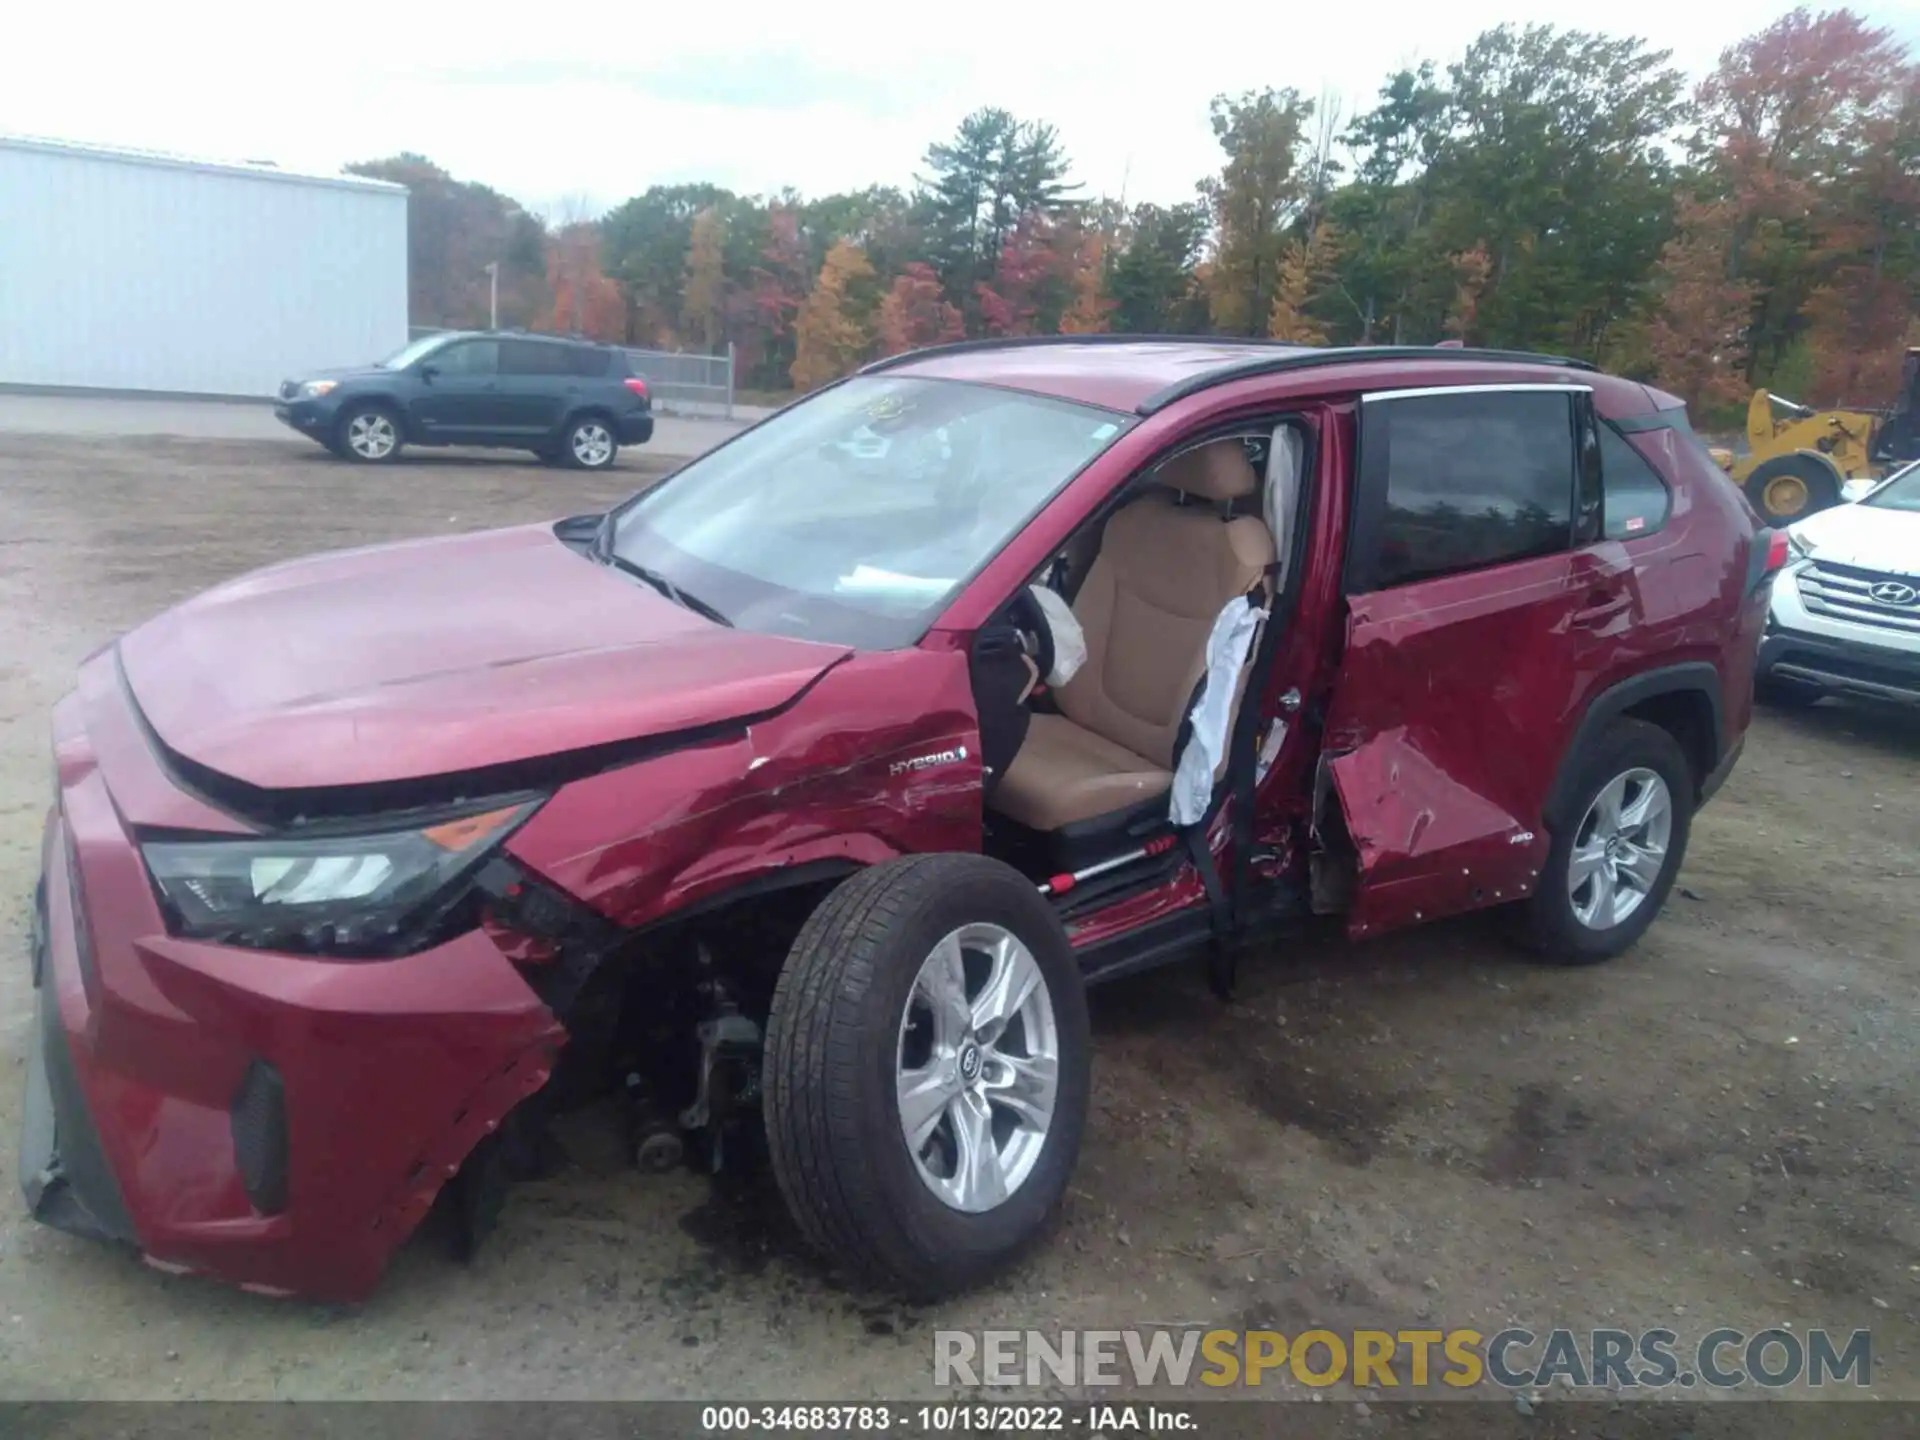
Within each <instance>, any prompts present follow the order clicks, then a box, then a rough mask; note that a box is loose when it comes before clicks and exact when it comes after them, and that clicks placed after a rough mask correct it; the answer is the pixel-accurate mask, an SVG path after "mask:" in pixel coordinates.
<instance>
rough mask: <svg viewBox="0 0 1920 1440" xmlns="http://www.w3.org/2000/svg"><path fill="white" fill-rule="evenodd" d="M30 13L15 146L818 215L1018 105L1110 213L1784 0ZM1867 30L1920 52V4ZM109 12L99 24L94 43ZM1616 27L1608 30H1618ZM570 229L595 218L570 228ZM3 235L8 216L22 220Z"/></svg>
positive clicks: (189, 5)
mask: <svg viewBox="0 0 1920 1440" xmlns="http://www.w3.org/2000/svg"><path fill="white" fill-rule="evenodd" d="M103 8H104V7H94V6H88V5H84V4H82V5H79V6H75V5H72V4H67V5H61V4H28V3H23V4H20V5H17V6H15V7H12V13H10V14H9V16H8V19H7V22H6V26H5V30H6V35H5V39H4V42H0V131H8V132H14V133H24V134H29V135H42V136H52V137H55V138H60V139H71V140H82V141H90V142H96V143H103V144H120V145H132V146H138V147H143V148H147V149H159V150H171V151H177V152H182V153H187V154H192V155H200V156H207V157H211V158H218V159H242V160H251V159H267V160H273V161H276V162H277V163H279V164H281V165H285V166H289V167H294V168H302V169H319V170H323V171H328V172H331V171H332V170H334V169H337V168H338V167H339V166H340V165H341V164H343V163H345V162H347V161H350V160H357V159H366V158H372V157H375V156H381V155H388V154H392V153H394V152H395V151H399V150H413V151H418V152H419V153H421V154H424V155H427V156H429V157H430V158H431V159H433V160H435V161H437V162H438V163H440V164H441V165H443V166H445V167H446V168H447V169H449V170H451V171H452V172H453V173H454V174H455V175H457V176H459V177H461V178H462V179H474V180H481V181H484V182H485V183H487V184H490V185H492V186H494V187H495V188H497V189H500V190H503V191H505V192H507V193H508V194H510V195H513V196H515V197H516V198H518V199H520V200H522V201H523V202H524V203H526V204H528V205H530V206H532V207H534V208H536V209H539V210H542V211H544V212H547V213H555V212H556V211H559V212H571V211H574V210H578V209H580V208H586V209H589V210H597V209H599V208H604V207H605V206H606V205H608V204H612V203H617V202H618V201H619V200H621V199H624V198H625V197H626V196H628V195H631V194H634V193H636V192H638V191H640V190H643V189H645V188H646V187H647V186H648V185H650V184H654V183H657V182H674V181H682V180H712V181H715V182H717V183H719V184H722V185H726V186H729V187H730V188H732V189H735V190H740V191H748V192H754V191H766V190H771V189H775V188H778V187H781V186H785V185H791V186H794V187H796V188H798V189H799V190H801V191H803V192H805V193H807V194H821V193H825V192H828V191H832V190H839V189H846V188H851V187H856V186H861V185H865V184H869V183H872V182H874V181H885V182H890V183H894V184H899V185H906V184H908V183H910V182H911V180H912V177H913V175H914V173H915V170H916V169H917V168H918V165H919V158H920V155H921V153H922V152H923V151H924V150H925V148H926V146H927V143H928V142H929V141H930V140H933V139H936V138H940V137H943V136H945V135H947V134H949V133H950V132H951V131H952V129H953V127H954V125H955V123H956V122H957V121H958V120H959V119H960V117H961V116H962V115H964V114H965V113H966V112H967V111H968V110H971V109H973V108H975V107H977V106H980V105H1002V106H1005V107H1007V108H1008V109H1011V110H1013V111H1014V112H1015V113H1016V114H1018V115H1020V116H1022V117H1029V118H1034V119H1044V120H1048V121H1051V122H1052V123H1053V124H1055V125H1056V126H1058V127H1059V130H1060V134H1061V138H1062V140H1063V141H1064V143H1065V145H1066V149H1067V153H1068V154H1069V155H1070V156H1071V157H1072V159H1073V162H1074V171H1075V176H1076V178H1078V179H1079V180H1080V181H1082V182H1083V184H1084V185H1085V187H1086V192H1087V193H1088V194H1090V195H1119V194H1121V193H1122V191H1123V190H1124V193H1125V195H1126V197H1127V198H1128V199H1129V200H1159V201H1168V200H1181V199H1186V198H1189V197H1190V196H1191V195H1192V193H1193V185H1194V182H1195V181H1196V180H1197V179H1198V178H1199V177H1200V176H1202V175H1203V174H1205V173H1207V172H1208V171H1210V170H1212V169H1213V168H1214V167H1215V166H1216V165H1217V163H1218V162H1217V150H1216V148H1215V145H1214V141H1213V137H1212V134H1211V132H1210V130H1209V129H1208V125H1207V101H1208V99H1209V97H1211V96H1212V95H1214V94H1216V93H1218V92H1221V91H1239V90H1244V89H1250V88H1254V87H1258V86H1264V85H1291V86H1295V87H1297V88H1298V89H1300V90H1302V91H1303V92H1305V93H1307V94H1310V95H1319V94H1321V93H1322V92H1326V93H1329V94H1331V95H1334V96H1336V97H1337V99H1338V101H1339V103H1340V104H1341V106H1342V110H1343V113H1344V114H1348V115H1351V114H1352V113H1353V112H1354V111H1355V110H1357V109H1364V108H1366V107H1367V106H1368V105H1370V104H1371V102H1372V99H1373V97H1374V94H1375V92H1376V91H1377V89H1378V87H1379V85H1380V82H1381V80H1382V78H1383V77H1384V76H1385V74H1386V73H1387V72H1388V71H1390V70H1392V69H1394V68H1397V67H1398V66H1401V65H1405V64H1411V63H1414V62H1417V61H1419V60H1422V59H1432V60H1435V61H1438V62H1443V63H1444V62H1445V61H1446V60H1449V59H1451V58H1454V57H1455V56H1457V55H1458V54H1459V52H1460V50H1461V49H1462V48H1463V47H1464V45H1465V44H1466V42H1467V41H1468V40H1469V39H1471V38H1472V36H1473V35H1474V34H1476V33H1477V32H1479V31H1480V30H1482V29H1485V28H1487V27H1488V26H1491V25H1493V24H1496V23H1498V22H1499V21H1501V20H1503V19H1504V20H1511V21H1527V20H1543V21H1555V22H1559V23H1568V22H1569V21H1571V22H1572V23H1581V22H1583V21H1584V22H1585V23H1588V24H1590V25H1591V24H1596V23H1599V24H1603V26H1604V28H1605V29H1606V30H1608V31H1609V32H1611V33H1614V34H1637V35H1641V36H1644V37H1646V38H1648V39H1649V40H1651V41H1652V42H1653V43H1655V44H1656V45H1659V46H1662V47H1666V48H1670V49H1672V50H1673V52H1674V60H1675V63H1677V64H1679V65H1680V66H1682V67H1683V68H1684V69H1686V70H1687V71H1688V72H1689V73H1690V74H1693V75H1698V74H1699V73H1701V72H1702V71H1704V70H1706V69H1707V68H1709V67H1710V66H1711V65H1712V64H1713V61H1714V59H1715V57H1716V56H1717V54H1718V53H1719V51H1720V50H1721V48H1722V47H1724V46H1725V45H1727V44H1728V43H1730V42H1731V41H1733V40H1734V39H1736V38H1738V37H1739V36H1741V35H1743V34H1746V33H1748V32H1750V31H1752V30H1755V29H1758V28H1759V27H1760V26H1762V25H1764V24H1765V23H1767V22H1768V21H1770V20H1771V19H1773V18H1774V17H1775V16H1777V15H1779V14H1782V13H1784V12H1785V11H1786V10H1788V9H1791V8H1792V7H1791V6H1790V5H1788V4H1784V3H1778V0H1756V3H1741V4H1734V3H1730V0H1613V3H1612V4H1610V5H1608V6H1604V7H1601V8H1600V9H1599V10H1597V11H1596V10H1592V9H1586V10H1582V9H1580V8H1579V7H1569V6H1568V5H1567V4H1565V3H1564V0H1559V3H1556V0H1501V3H1500V4H1498V5H1494V4H1483V5H1444V4H1440V3H1434V0H1426V3H1418V4H1409V3H1405V0H1370V3H1359V4H1338V3H1327V4H1306V5H1298V4H1293V5H1290V4H1276V3H1272V0H1264V3H1263V0H1211V3H1209V4H1207V5H1204V6H1197V5H1179V4H1167V3H1165V0H1162V3H1158V4H1154V3H1143V0H1133V3H1131V4H1117V3H1110V4H1105V5H1093V4H1088V3H1086V0H1080V3H1072V4H1068V3H1060V0H1024V3H1016V4H1013V5H1004V4H993V5H960V4H954V3H947V4H942V5H938V6H933V5H926V6H918V7H916V6H912V5H902V4H900V3H898V0H892V3H887V4H872V3H868V0H842V3H836V4H812V5H805V4H795V3H791V0H788V3H782V4H777V5H776V4H770V3H766V0H728V3H724V4H715V3H707V4H674V3H665V4H662V3H649V4H636V3H627V4H617V5H616V4H601V3H594V0H576V3H572V4H564V5H554V6H552V7H551V8H550V9H549V8H545V7H535V6H526V5H513V6H507V5H500V6H497V7H484V6H475V5H463V6H459V7H454V6H451V5H444V4H443V5H433V6H427V5H421V4H417V3H407V0H389V3H386V4H384V5H365V4H363V3H361V0H338V3H329V4H320V5H299V4H295V5H288V4H266V5H262V4H258V3H253V4H249V5H245V6H240V5H232V6H229V5H225V4H209V3H194V0H184V3H178V4H160V5H141V6H133V5H126V6H124V7H123V6H118V5H116V6H114V7H112V9H111V10H110V11H107V12H106V13H105V14H102V13H101V11H102V9H103ZM1859 8H1861V9H1863V10H1864V11H1865V12H1866V13H1868V14H1870V15H1871V16H1872V17H1873V18H1874V19H1875V20H1877V21H1878V22H1880V23H1882V24H1887V25H1891V26H1893V27H1894V28H1895V29H1896V30H1897V31H1898V32H1899V33H1900V34H1901V35H1902V36H1903V37H1905V38H1907V39H1908V40H1909V41H1910V42H1912V43H1914V45H1915V50H1916V55H1920V0H1874V3H1870V4H1865V5H1862V6H1860V7H1859ZM89 11H91V12H93V13H94V14H95V16H96V19H94V20H91V21H89V20H87V19H86V18H85V16H86V15H87V13H88V12H89ZM1595 16H1604V21H1603V22H1601V21H1596V19H1595V18H1594V17H1595ZM566 218H572V216H571V214H567V215H566ZM0 223H4V217H0Z"/></svg>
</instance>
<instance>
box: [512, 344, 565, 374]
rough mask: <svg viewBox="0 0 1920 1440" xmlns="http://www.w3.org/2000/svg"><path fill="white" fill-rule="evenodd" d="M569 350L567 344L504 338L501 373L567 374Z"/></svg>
mask: <svg viewBox="0 0 1920 1440" xmlns="http://www.w3.org/2000/svg"><path fill="white" fill-rule="evenodd" d="M567 350H568V347H567V346H565V345H554V344H551V343H549V342H547V341H545V340H502V341H501V342H500V373H501V374H502V375H565V374H566V373H568V372H567Z"/></svg>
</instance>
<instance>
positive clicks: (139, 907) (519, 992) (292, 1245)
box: [20, 772, 564, 1301]
mask: <svg viewBox="0 0 1920 1440" xmlns="http://www.w3.org/2000/svg"><path fill="white" fill-rule="evenodd" d="M34 911H35V918H34V925H33V946H34V953H33V957H32V959H33V965H34V979H35V1004H36V1010H37V1019H36V1024H35V1027H34V1036H33V1042H32V1054H31V1057H30V1061H29V1069H28V1075H27V1098H26V1111H25V1124H24V1131H23V1134H22V1140H21V1150H20V1180H21V1187H22V1190H23V1192H24V1193H25V1196H26V1200H27V1205H28V1208H29V1210H30V1212H31V1213H32V1214H33V1216H34V1217H35V1218H36V1219H38V1220H41V1221H43V1222H45V1223H47V1224H49V1225H53V1226H56V1227H58V1228H61V1229H64V1230H69V1231H73V1232H75V1233H78V1234H82V1235H87V1236H90V1237H93V1238H96V1239H103V1240H109V1241H117V1242H123V1243H126V1244H130V1245H132V1246H134V1247H135V1248H137V1249H138V1250H139V1251H140V1252H141V1253H142V1254H143V1256H144V1257H145V1258H146V1259H147V1261H148V1262H149V1263H151V1264H154V1265H156V1266H157V1267H159V1268H161V1269H165V1270H168V1271H176V1272H191V1273H199V1274H205V1275H208V1276H211V1277H213V1278H217V1279H220V1280H224V1281H227V1282H230V1283H233V1284H238V1285H241V1286H243V1287H244V1288H247V1289H250V1290H255V1291H259V1292H263V1293H269V1294H301V1295H308V1296H312V1297H315V1298H320V1299H328V1300H340V1301H351V1300H357V1299H361V1298H363V1297H364V1296H365V1295H366V1294H367V1293H368V1292H369V1291H371V1290H372V1289H373V1287H374V1285H375V1284H376V1282H377V1281H378V1280H379V1277H380V1275H381V1273H382V1271H383V1270H384V1269H385V1267H386V1264H387V1261H388V1259H389V1258H390V1257H391V1255H392V1253H393V1251H394V1250H395V1249H396V1248H397V1247H398V1246H399V1245H400V1243H401V1242H402V1241H403V1240H404V1239H405V1238H406V1236H407V1235H408V1234H409V1233H411V1231H412V1230H413V1229H414V1227H415V1226H416V1225H417V1224H418V1223H419V1221H420V1220H421V1219H422V1217H424V1216H425V1214H426V1213H427V1211H428V1209H429V1208H430V1207H431V1205H432V1203H433V1200H434V1198H435V1196H436V1195H437V1194H438V1192H439V1190H440V1188H441V1187H442V1186H443V1185H445V1184H446V1183H447V1181H448V1180H449V1179H451V1178H452V1177H453V1176H454V1175H455V1174H457V1173H458V1172H459V1169H460V1166H461V1164H462V1162H463V1161H465V1159H466V1158H467V1156H468V1155H469V1153H470V1152H471V1151H472V1150H473V1148H474V1147H475V1146H476V1145H477V1144H478V1143H479V1142H481V1141H482V1140H484V1139H485V1138H486V1137H487V1136H488V1135H490V1134H492V1133H493V1132H494V1131H495V1130H496V1129H497V1128H498V1127H499V1125H500V1124H501V1122H502V1121H503V1120H504V1119H505V1117H506V1116H507V1114H508V1112H509V1111H511V1110H512V1109H513V1107H514V1106H515V1105H517V1104H519V1103H520V1102H521V1101H522V1100H524V1099H525V1098H526V1097H527V1096H528V1095H530V1094H532V1093H533V1092H534V1091H537V1090H538V1089H540V1088H541V1086H543V1085H544V1084H545V1083H546V1080H547V1077H548V1075H549V1073H550V1071H551V1067H552V1064H553V1061H554V1059H555V1057H556V1055H557V1053H558V1048H559V1046H560V1045H561V1044H562V1043H563V1041H564V1031H563V1030H562V1029H561V1027H560V1025H559V1023H558V1021H556V1020H555V1018H554V1017H553V1015H552V1013H551V1012H550V1011H548V1010H547V1008H546V1007H545V1006H544V1005H542V1004H541V1003H540V1001H539V999H538V997H536V996H535V995H534V994H533V992H532V991H531V990H530V989H528V987H527V985H526V983H525V981H524V980H523V979H522V978H521V977H520V975H519V973H518V972H517V971H516V970H515V969H514V968H513V966H512V965H511V964H510V963H509V962H508V961H507V959H506V958H505V957H504V956H503V955H502V954H501V953H500V951H499V949H498V947H496V946H495V945H494V944H493V942H492V941H491V940H489V939H488V938H487V937H486V936H485V935H484V934H482V933H479V932H474V933H470V934H467V935H464V936H461V937H459V938H457V939H455V940H453V941H450V942H448V943H447V944H445V945H442V946H439V947H437V948H435V949H432V950H427V951H423V952H421V953H419V954H417V955H412V956H408V957H405V958H404V959H398V960H388V961H378V962H369V963H358V964H350V963H329V962H325V961H319V960H313V959H310V958H306V957H301V956H292V955H279V954H270V953H264V952H257V951H243V950H238V949H232V948H228V947H225V946H220V945H211V944H201V943H196V942H190V941H184V940H181V939H178V938H175V937H172V936H169V935H167V934H166V931H165V927H164V924H163V923H162V922H161V919H160V916H159V913H158V909H157V905H156V903H155V901H154V898H153V894H152V891H151V889H150V888H149V887H148V886H147V884H146V882H145V872H144V869H143V868H142V867H141V862H140V857H139V852H138V849H137V848H136V847H135V845H134V844H133V842H132V840H131V839H130V838H129V837H128V836H127V835H126V834H125V833H124V832H123V831H122V830H121V828H120V825H119V822H118V819H117V817H116V816H115V814H114V811H113V808H112V806H111V804H110V803H108V802H107V800H106V797H105V794H104V787H103V786H101V784H100V780H99V776H98V773H97V772H87V773H83V774H81V775H79V776H78V777H77V779H76V778H75V777H74V776H72V775H71V774H63V805H62V808H61V809H60V810H57V811H56V812H54V813H53V814H52V815H50V816H49V819H48V824H47V831H46V840H45V849H44V855H43V875H42V880H41V884H40V888H39V891H38V892H37V894H36V904H35V907H34Z"/></svg>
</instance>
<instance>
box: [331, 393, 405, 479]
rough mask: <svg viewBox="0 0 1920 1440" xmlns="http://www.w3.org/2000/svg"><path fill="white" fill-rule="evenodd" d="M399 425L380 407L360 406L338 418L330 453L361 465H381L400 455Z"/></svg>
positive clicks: (397, 420)
mask: <svg viewBox="0 0 1920 1440" xmlns="http://www.w3.org/2000/svg"><path fill="white" fill-rule="evenodd" d="M401 443H402V442H401V438H400V421H399V419H398V418H397V417H396V416H395V415H394V413H393V411H391V410H389V409H387V407H386V406H384V405H361V406H356V407H355V408H353V409H351V410H349V411H347V412H346V413H345V414H344V415H342V416H341V417H340V428H339V433H338V438H337V442H336V446H335V449H334V453H335V454H337V455H342V456H345V457H346V458H347V459H349V460H353V461H357V462H359V463H360V464H362V465H383V464H385V463H386V462H387V461H389V460H391V459H393V458H394V457H395V456H396V455H398V454H399V453H400V446H401Z"/></svg>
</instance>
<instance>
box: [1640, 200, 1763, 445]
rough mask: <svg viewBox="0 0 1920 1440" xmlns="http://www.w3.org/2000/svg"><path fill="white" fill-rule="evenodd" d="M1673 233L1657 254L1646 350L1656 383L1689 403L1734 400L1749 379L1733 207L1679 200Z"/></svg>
mask: <svg viewBox="0 0 1920 1440" xmlns="http://www.w3.org/2000/svg"><path fill="white" fill-rule="evenodd" d="M1679 224H1680V233H1679V234H1678V235H1676V236H1675V237H1674V238H1673V239H1672V240H1670V241H1668V242H1667V247H1666V249H1665V251H1664V252H1663V253H1662V254H1661V257H1660V285H1661V289H1662V294H1661V297H1660V304H1659V306H1658V308H1657V309H1656V310H1655V312H1654V315H1653V318H1652V320H1651V322H1650V323H1649V324H1648V327H1647V337H1646V343H1647V350H1648V354H1649V356H1650V358H1651V359H1652V361H1653V364H1654V368H1655V370H1656V372H1657V373H1658V374H1659V376H1660V380H1661V383H1662V384H1664V385H1665V386H1666V387H1667V388H1668V389H1670V390H1672V391H1673V392H1674V393H1675V394H1676V395H1678V396H1679V397H1680V398H1681V399H1683V400H1685V401H1686V402H1687V403H1688V404H1689V405H1692V406H1696V407H1698V406H1701V405H1729V404H1734V403H1737V402H1738V401H1739V400H1740V399H1741V398H1742V396H1743V393H1744V392H1745V390H1746V388H1747V385H1748V381H1747V377H1746V367H1747V327H1748V324H1749V323H1750V321H1751V320H1752V316H1753V295H1754V285H1753V282H1752V281H1750V280H1740V279H1735V278H1731V273H1730V272H1731V271H1732V268H1733V266H1732V263H1731V262H1732V253H1733V245H1734V230H1735V224H1736V219H1735V210H1734V207H1733V206H1732V205H1730V204H1729V203H1727V202H1724V201H1722V202H1718V203H1712V204H1709V203H1703V202H1701V201H1698V200H1695V199H1693V198H1691V197H1688V198H1685V199H1683V200H1682V201H1681V202H1680V215H1679Z"/></svg>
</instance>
